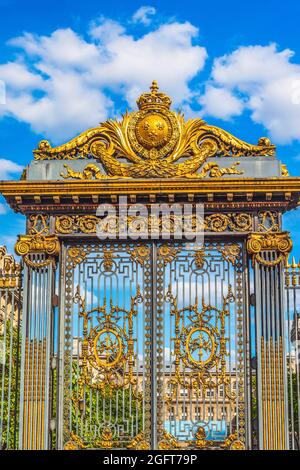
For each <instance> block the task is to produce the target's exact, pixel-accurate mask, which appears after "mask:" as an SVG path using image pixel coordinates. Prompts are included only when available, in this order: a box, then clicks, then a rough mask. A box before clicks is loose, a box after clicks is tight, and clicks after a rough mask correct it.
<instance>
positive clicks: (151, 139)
mask: <svg viewBox="0 0 300 470" xmlns="http://www.w3.org/2000/svg"><path fill="white" fill-rule="evenodd" d="M171 103H172V101H171V99H170V98H169V97H168V96H167V95H166V94H164V93H162V92H160V91H159V89H158V85H157V83H156V82H155V81H154V82H153V83H152V86H151V88H150V92H147V93H143V94H142V95H141V96H140V98H139V99H138V100H137V105H138V108H139V110H138V111H134V112H132V113H126V114H125V115H124V116H123V119H122V121H120V122H118V121H113V120H108V121H106V122H104V123H102V124H101V125H99V126H98V127H95V128H93V129H89V130H87V131H86V132H84V133H82V134H81V135H79V136H78V137H76V138H75V139H73V140H71V141H70V142H68V143H66V144H65V145H61V146H59V147H55V148H52V147H51V145H50V144H49V142H48V141H45V140H43V141H42V142H41V143H40V144H39V147H38V149H37V150H34V156H35V159H37V160H46V159H57V160H77V159H84V158H95V159H96V160H98V161H99V163H100V164H101V168H100V167H98V166H97V165H95V164H94V163H93V164H88V165H87V166H86V167H85V168H84V170H83V171H82V172H79V171H74V170H72V168H70V167H69V166H66V169H67V173H65V174H62V176H63V178H75V179H93V178H95V179H103V178H204V177H205V176H210V177H213V178H216V177H218V178H219V177H222V176H223V175H232V174H242V171H240V170H238V169H237V165H238V164H239V162H236V163H235V164H234V165H232V166H231V167H228V168H220V167H219V165H218V164H217V163H216V162H213V163H212V162H207V160H208V159H209V158H211V157H216V156H224V157H240V156H247V157H250V156H270V155H274V153H275V147H274V146H273V145H272V144H271V142H270V140H269V139H267V138H262V139H260V140H259V142H258V145H250V144H248V143H246V142H243V141H241V140H239V139H237V138H236V137H234V136H232V135H231V134H229V133H228V132H226V131H224V130H222V129H220V128H218V127H214V126H209V125H207V124H206V123H205V122H204V121H203V120H202V119H190V120H188V121H185V119H184V116H183V115H182V114H181V113H177V112H174V111H171V110H170V107H171ZM102 169H103V170H104V172H105V173H103V170H102ZM201 169H202V170H201ZM199 170H201V171H199Z"/></svg>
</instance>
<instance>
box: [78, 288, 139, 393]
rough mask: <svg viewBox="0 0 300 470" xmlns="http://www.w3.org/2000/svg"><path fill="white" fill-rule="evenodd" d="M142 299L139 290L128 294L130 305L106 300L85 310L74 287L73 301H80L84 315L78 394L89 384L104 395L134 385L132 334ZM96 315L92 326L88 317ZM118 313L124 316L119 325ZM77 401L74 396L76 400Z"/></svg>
mask: <svg viewBox="0 0 300 470" xmlns="http://www.w3.org/2000/svg"><path fill="white" fill-rule="evenodd" d="M142 301H143V297H142V295H141V293H140V289H139V288H138V289H137V293H136V295H135V296H134V297H131V308H130V310H125V309H123V308H120V307H117V306H114V305H113V304H112V303H111V304H110V309H109V310H107V306H106V302H104V305H103V306H102V307H97V308H94V309H92V310H90V311H87V310H86V306H85V299H84V298H82V297H81V296H80V290H79V286H78V288H77V292H76V295H75V297H74V302H75V303H78V304H79V310H80V313H79V314H80V316H81V317H82V318H83V342H82V364H81V365H80V376H79V378H78V384H79V388H80V391H79V394H78V395H79V397H82V396H83V394H84V387H85V386H88V387H90V388H93V389H97V390H100V391H101V392H102V393H103V395H105V394H106V393H108V394H109V395H111V394H112V393H113V391H114V390H116V389H120V388H124V387H126V386H128V385H132V386H135V387H137V382H136V378H135V377H134V370H133V367H134V363H135V352H134V341H135V340H134V337H133V318H134V317H135V316H136V314H137V305H138V304H139V303H141V302H142ZM94 314H97V321H98V323H97V325H96V326H93V327H92V326H91V325H90V319H91V318H92V317H93V315H94ZM120 314H123V315H124V319H125V323H124V325H123V326H120V325H119V324H118V321H119V320H120ZM75 402H76V399H75Z"/></svg>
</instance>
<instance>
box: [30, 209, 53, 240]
mask: <svg viewBox="0 0 300 470" xmlns="http://www.w3.org/2000/svg"><path fill="white" fill-rule="evenodd" d="M29 221H30V223H31V227H30V230H29V234H30V235H49V216H48V215H44V214H32V215H31V216H30V217H29Z"/></svg>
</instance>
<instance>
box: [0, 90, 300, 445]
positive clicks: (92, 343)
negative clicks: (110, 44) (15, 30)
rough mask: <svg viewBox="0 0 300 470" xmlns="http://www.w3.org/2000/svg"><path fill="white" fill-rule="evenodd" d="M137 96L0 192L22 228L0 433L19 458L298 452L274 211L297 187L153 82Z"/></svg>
mask: <svg viewBox="0 0 300 470" xmlns="http://www.w3.org/2000/svg"><path fill="white" fill-rule="evenodd" d="M137 104H138V107H139V110H138V111H134V112H131V113H126V114H125V116H124V117H123V119H122V121H121V122H117V121H112V120H108V121H107V122H105V123H102V124H101V125H99V126H97V127H95V128H93V129H89V130H88V131H86V132H84V133H83V134H81V135H80V136H78V137H76V138H75V139H73V140H71V141H70V142H68V143H66V144H64V145H61V146H59V147H51V145H50V143H49V142H48V141H45V140H43V141H41V142H40V144H39V146H38V149H36V150H35V151H34V161H32V162H31V163H30V164H29V165H28V167H27V169H26V171H25V173H24V175H23V177H22V179H21V181H18V182H13V181H7V182H1V183H0V190H1V192H2V194H3V195H4V197H5V198H6V200H7V202H8V203H9V204H10V206H11V207H12V208H13V209H14V210H16V211H19V212H21V213H22V214H25V215H26V218H27V225H26V234H25V235H20V236H19V239H18V242H17V244H16V253H17V254H18V255H19V256H21V257H22V259H23V264H24V272H23V297H22V318H20V316H19V307H17V313H18V315H17V316H18V318H19V320H18V325H19V324H20V323H21V328H20V327H19V326H18V328H17V333H19V334H18V335H17V350H18V351H19V341H21V357H20V359H21V363H20V367H19V366H18V367H17V372H16V374H15V375H16V376H13V377H14V378H13V382H14V384H15V389H16V390H17V392H18V396H20V400H19V399H18V396H17V398H16V397H15V398H16V400H17V401H18V403H19V406H17V407H15V410H16V412H15V415H14V422H17V421H18V423H19V426H18V430H17V432H16V431H14V433H13V436H14V438H13V441H11V439H10V438H9V437H8V436H10V435H11V434H10V433H7V430H4V434H1V435H4V436H5V439H6V441H7V442H8V443H10V442H14V444H13V446H14V447H16V442H17V439H18V447H19V448H21V449H52V448H58V449H63V448H65V449H80V448H131V449H142V448H160V449H171V448H172V449H177V448H187V449H188V448H193V449H195V448H197V449H207V448H209V449H226V448H231V449H244V448H246V449H255V448H259V449H287V448H293V449H294V448H297V446H298V440H299V439H298V436H299V395H300V393H299V353H298V345H299V341H298V339H299V336H300V335H299V333H298V327H299V326H298V325H299V322H298V300H297V299H298V290H297V280H296V278H297V272H298V271H297V270H298V268H299V266H298V265H297V264H296V263H294V262H292V263H290V264H289V263H288V255H289V253H290V251H291V248H292V242H291V239H290V237H289V234H288V233H287V232H284V231H283V230H282V214H284V213H285V212H286V211H288V210H292V209H294V208H295V207H296V206H297V205H298V204H299V201H300V180H299V178H294V177H290V176H289V175H288V172H287V169H286V168H285V167H284V166H283V165H281V162H280V161H279V160H278V159H277V158H276V156H275V147H274V146H273V145H272V144H271V142H270V140H269V139H267V138H261V139H260V140H259V142H258V144H257V145H250V144H248V143H246V142H243V141H241V140H239V139H237V138H236V137H234V136H232V135H231V134H229V133H228V132H226V131H224V130H222V129H219V128H217V127H214V126H210V125H208V124H206V123H205V122H204V121H202V120H201V119H191V120H189V121H185V119H184V117H183V115H181V114H180V113H177V112H174V111H172V110H171V109H170V107H171V100H170V98H169V97H168V96H167V95H165V94H164V93H161V92H160V91H159V90H158V87H157V84H156V83H155V82H153V84H152V87H151V91H150V92H148V93H144V94H142V95H141V97H140V98H139V99H138V101H137ZM237 158H238V160H237ZM121 197H122V198H123V199H121ZM124 198H125V199H124ZM103 205H105V208H106V209H105V210H104V206H103ZM158 205H159V207H158ZM200 205H201V206H202V207H203V214H202V215H201V216H200V219H201V220H200V221H201V232H202V234H204V238H203V239H201V240H200V241H199V240H198V238H196V241H191V240H190V238H189V237H187V236H186V234H185V233H184V234H183V236H181V237H179V236H178V229H180V228H181V226H182V221H183V219H184V218H185V213H184V211H185V210H186V209H187V208H189V209H191V210H192V215H191V218H190V219H188V222H187V225H188V226H189V227H190V228H192V229H193V230H194V232H195V233H194V235H196V236H197V237H198V235H199V233H198V228H199V227H198V224H197V223H196V222H197V220H198V219H197V217H196V219H195V213H197V208H198V207H199V206H200ZM99 207H100V209H101V210H100V212H99ZM166 207H168V208H169V210H170V213H171V218H169V220H168V221H166V220H164V218H163V216H162V212H164V211H163V210H162V209H165V208H166ZM103 210H104V212H103ZM106 210H107V211H108V214H109V213H111V212H114V214H115V216H114V217H112V218H111V217H110V216H108V214H106V213H105V211H106ZM124 211H125V216H124ZM152 211H154V213H155V212H156V213H157V211H158V216H157V214H156V215H155V216H154V217H153V214H152ZM178 211H179V212H178ZM180 211H181V212H180ZM195 227H196V228H195ZM124 228H125V229H126V230H125V232H124ZM100 229H101V230H100ZM128 229H130V230H129V231H128ZM99 231H100V232H101V236H100V234H99ZM179 232H180V230H179ZM103 233H104V235H105V237H104V238H103ZM124 233H125V234H126V236H124ZM197 240H198V241H197ZM1 269H2V268H1ZM4 271H5V269H4V270H2V271H1V272H0V288H1V291H0V293H1V298H0V300H1V306H4V307H3V308H4V310H3V311H4V312H5V311H6V309H7V305H8V302H9V300H8V299H10V298H11V297H10V295H11V293H9V292H8V290H9V289H10V288H11V286H10V285H9V284H7V276H8V274H9V273H6V272H4ZM13 275H14V276H19V272H18V273H16V272H15V271H14V273H13ZM1 283H2V284H1ZM2 286H3V288H2ZM285 289H286V293H287V295H285V291H284V290H285ZM2 292H3V295H4V297H5V298H4V297H3V295H2ZM3 298H4V301H3ZM13 298H14V297H13ZM5 299H6V300H5ZM1 308H2V307H1ZM10 312H11V315H13V313H12V312H14V309H11V307H10ZM7 318H8V317H7V315H6V314H4V316H3V314H2V311H1V317H0V319H1V322H2V323H4V324H5V327H4V328H2V330H1V335H2V331H3V332H4V335H5V344H6V337H8V336H7V335H6V332H7V331H9V329H10V328H11V324H9V323H7ZM3 319H4V320H3ZM2 323H1V324H2ZM10 337H13V334H12V336H9V338H10ZM0 340H1V341H2V336H1V338H0ZM12 344H13V342H10V347H12V346H11V345H12ZM5 348H6V346H5ZM5 352H6V349H5ZM18 354H19V353H18ZM5 357H6V356H5ZM18 357H19V356H18ZM5 361H6V359H5ZM5 361H4V362H5ZM17 364H19V362H18V361H17ZM6 366H7V363H6V362H5V363H4V364H3V366H2V368H1V369H0V370H1V374H2V375H1V377H0V382H1V387H2V388H1V393H2V396H4V397H6V396H8V395H7V386H6V383H7V382H6V380H7V379H6V377H8V383H9V384H11V383H12V380H11V377H12V374H11V372H10V369H9V368H8V367H6ZM19 372H20V373H19ZM9 390H11V389H9ZM295 397H296V400H295ZM11 403H13V402H11V401H10V402H9V407H10V408H11ZM297 406H298V408H297ZM4 409H8V408H7V405H6V403H5V405H3V406H2V410H4ZM10 418H11V415H10V414H9V422H11V420H10ZM1 419H2V418H1ZM3 427H4V425H3V420H2V421H1V422H0V431H1V433H2V430H3ZM297 429H298V431H297ZM297 432H298V434H297ZM9 445H10V444H9Z"/></svg>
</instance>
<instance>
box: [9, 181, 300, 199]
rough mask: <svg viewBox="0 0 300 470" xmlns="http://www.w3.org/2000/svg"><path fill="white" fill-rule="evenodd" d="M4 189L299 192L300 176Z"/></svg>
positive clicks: (18, 184)
mask: <svg viewBox="0 0 300 470" xmlns="http://www.w3.org/2000/svg"><path fill="white" fill-rule="evenodd" d="M0 192H1V193H2V194H3V195H4V196H5V197H10V196H23V195H24V196H25V195H27V196H30V195H31V196H34V195H40V196H47V195H49V196H51V195H56V194H57V195H69V196H70V195H76V194H77V195H90V194H99V195H101V194H143V193H144V194H149V193H150V192H151V193H153V194H154V193H156V194H157V193H158V194H159V193H182V194H188V193H194V194H205V193H206V194H207V193H218V194H224V193H229V192H231V193H241V194H243V193H274V194H275V193H277V194H278V193H281V194H284V193H287V192H290V193H297V195H298V194H299V195H300V177H283V178H226V179H221V178H215V179H207V180H206V179H205V180H201V183H200V182H199V180H198V179H190V180H188V181H187V180H186V179H175V178H170V179H136V180H133V179H127V180H116V179H111V180H105V181H102V180H99V181H89V182H88V184H86V182H85V181H27V180H21V181H1V182H0Z"/></svg>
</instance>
